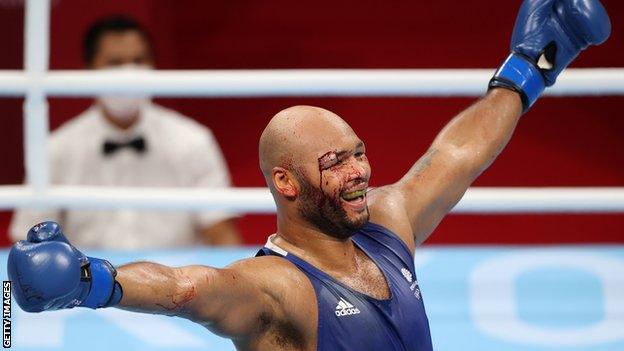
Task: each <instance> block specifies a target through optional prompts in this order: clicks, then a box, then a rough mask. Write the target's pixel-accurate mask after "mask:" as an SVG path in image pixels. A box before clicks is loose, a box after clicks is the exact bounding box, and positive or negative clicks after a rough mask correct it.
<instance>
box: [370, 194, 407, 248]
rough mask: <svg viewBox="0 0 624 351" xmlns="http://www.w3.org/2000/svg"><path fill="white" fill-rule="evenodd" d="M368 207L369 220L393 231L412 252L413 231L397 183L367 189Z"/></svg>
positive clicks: (402, 195)
mask: <svg viewBox="0 0 624 351" xmlns="http://www.w3.org/2000/svg"><path fill="white" fill-rule="evenodd" d="M367 197H368V208H369V212H370V221H371V222H373V223H377V224H379V225H382V226H384V227H386V228H387V229H389V230H391V231H393V232H394V233H395V234H396V235H397V236H398V237H399V238H400V239H401V240H402V241H403V242H404V243H405V244H406V245H407V247H408V248H409V250H410V251H411V252H412V253H413V252H414V250H415V248H416V244H415V241H414V234H413V233H414V231H413V228H412V225H411V222H410V220H409V217H408V214H407V212H406V211H405V198H404V194H403V192H402V191H401V189H400V187H399V186H398V185H397V184H390V185H386V186H383V187H379V188H374V189H371V190H369V192H368V194H367Z"/></svg>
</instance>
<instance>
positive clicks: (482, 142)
mask: <svg viewBox="0 0 624 351" xmlns="http://www.w3.org/2000/svg"><path fill="white" fill-rule="evenodd" d="M521 111H522V104H521V101H520V97H519V95H518V94H517V93H515V92H512V91H510V90H506V89H493V90H491V91H490V92H489V93H488V94H487V95H486V96H485V97H483V98H482V99H480V100H479V101H477V102H476V103H475V104H473V105H472V106H470V107H469V108H468V109H466V110H464V111H463V112H461V113H460V114H459V115H457V116H456V117H455V118H453V119H452V120H451V121H450V122H449V123H448V124H447V125H446V126H445V127H444V128H443V129H442V131H441V132H440V133H439V134H438V136H437V137H436V138H435V140H434V142H433V144H432V145H431V147H430V148H429V150H428V151H427V152H426V153H425V155H424V156H422V157H421V158H420V159H419V160H418V161H417V162H416V163H415V164H414V166H413V167H412V168H411V169H410V170H409V172H408V173H407V174H406V175H405V176H404V177H403V178H402V179H401V180H399V181H398V182H397V183H395V184H392V185H389V186H387V187H383V188H380V189H378V190H376V191H373V192H371V206H372V207H373V208H374V209H375V210H374V211H372V212H371V220H373V221H376V222H378V223H380V224H384V225H386V226H388V227H390V228H391V229H393V230H394V231H395V232H397V233H398V234H399V235H400V236H401V237H402V238H403V240H405V241H406V243H407V244H408V246H410V247H411V248H412V249H413V248H415V246H416V245H419V244H421V243H422V242H424V241H425V240H426V239H427V237H428V236H429V234H430V233H431V232H432V231H433V230H434V229H435V227H436V226H437V225H438V224H439V223H440V221H441V220H442V218H443V217H444V216H445V215H446V214H447V213H448V212H449V211H450V210H451V209H452V208H453V206H455V204H457V202H458V201H459V200H460V199H461V197H462V196H463V194H464V193H465V191H466V190H467V189H468V187H469V186H470V184H471V183H472V182H473V181H474V180H475V179H476V178H477V177H478V176H479V175H480V174H481V173H482V172H483V171H484V170H485V169H486V168H487V167H488V166H489V165H490V164H491V163H492V162H493V161H494V159H495V158H496V157H497V156H498V154H499V153H500V152H501V151H502V150H503V148H504V147H505V145H507V142H508V141H509V139H510V138H511V135H512V133H513V131H514V129H515V127H516V124H517V123H518V120H519V118H520V116H521ZM397 216H399V217H402V218H401V219H404V221H397V220H396V219H397ZM401 223H402V224H401Z"/></svg>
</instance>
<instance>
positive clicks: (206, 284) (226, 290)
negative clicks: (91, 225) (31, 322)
mask: <svg viewBox="0 0 624 351" xmlns="http://www.w3.org/2000/svg"><path fill="white" fill-rule="evenodd" d="M276 260H277V261H278V262H276ZM282 261H283V260H280V259H278V258H275V257H259V258H254V259H247V260H242V261H239V262H236V263H234V264H232V265H230V266H228V267H226V268H223V269H217V268H212V267H207V266H187V267H181V268H172V267H167V266H163V265H159V264H155V263H148V262H138V263H131V264H128V265H125V266H121V267H119V268H118V269H117V270H116V269H115V268H113V266H112V265H111V264H110V263H109V262H108V261H106V260H104V259H100V258H96V257H89V256H86V255H84V254H83V253H82V252H80V251H79V250H78V249H77V248H75V247H74V246H72V245H71V244H70V243H69V241H68V240H67V238H66V237H65V235H64V234H63V232H62V231H61V228H60V226H59V225H58V224H57V223H54V222H43V223H40V224H38V225H36V226H34V227H33V228H32V229H31V230H30V231H29V232H28V234H27V236H26V240H24V241H19V242H17V243H16V244H15V245H13V247H12V248H11V251H10V252H9V257H8V260H7V270H8V275H9V279H10V280H11V281H13V282H14V284H15V289H14V290H13V294H14V296H15V301H16V302H17V303H18V304H19V306H20V307H21V308H22V309H24V310H26V311H28V312H42V311H48V310H58V309H63V308H74V307H89V308H102V307H120V308H124V309H128V310H132V311H137V312H145V313H157V314H165V315H170V316H180V317H184V318H188V319H190V320H193V321H195V322H197V323H200V324H202V325H204V326H206V327H208V328H210V329H211V330H213V331H215V332H217V333H220V334H222V335H225V336H228V337H230V338H232V339H241V338H244V337H245V336H247V337H253V336H254V335H255V334H254V333H259V332H261V331H262V330H261V329H259V328H257V325H258V321H260V320H261V319H260V318H259V317H261V316H264V317H265V320H280V319H281V318H283V315H282V314H283V305H282V304H281V302H282V299H281V298H279V296H276V294H278V292H279V291H281V290H279V289H280V287H281V286H282V285H288V284H290V282H289V281H288V278H287V277H286V276H285V274H284V273H283V271H281V272H278V271H276V270H278V269H280V267H283V262H282ZM280 263H282V266H280ZM263 277H277V278H276V279H272V280H271V287H272V288H274V289H267V288H266V287H265V286H264V285H263V282H264V283H265V284H266V281H267V279H262V278H263ZM259 278H260V279H259Z"/></svg>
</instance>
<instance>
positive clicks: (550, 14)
mask: <svg viewBox="0 0 624 351" xmlns="http://www.w3.org/2000/svg"><path fill="white" fill-rule="evenodd" d="M610 32H611V24H610V21H609V17H608V15H607V13H606V11H605V9H604V8H603V7H602V4H601V3H600V1H598V0H584V1H564V0H525V1H524V2H523V3H522V6H521V7H520V11H519V13H518V17H517V19H516V24H515V27H514V30H513V36H512V40H511V48H512V52H511V54H510V55H509V57H508V58H507V60H505V62H504V63H503V65H502V66H501V67H500V68H499V69H498V71H497V72H496V73H495V74H494V77H493V78H492V80H491V81H490V84H489V88H490V89H491V90H490V91H489V93H488V94H487V95H486V96H485V97H484V98H482V99H481V100H479V101H478V102H477V103H475V104H474V105H472V106H471V107H470V108H468V109H467V110H465V111H463V112H462V113H460V114H459V115H458V116H457V117H455V118H454V119H453V120H451V122H450V123H449V124H447V125H446V127H444V129H443V130H442V131H441V132H440V134H439V135H438V136H437V137H436V139H435V141H434V142H433V144H432V145H431V148H430V149H429V150H428V151H427V153H426V154H425V155H424V156H423V157H422V158H420V159H419V160H418V162H416V164H415V165H414V166H413V167H412V169H411V170H410V171H409V172H408V173H407V174H406V175H405V176H404V177H403V178H402V179H401V180H400V181H399V182H397V183H396V184H393V185H390V186H388V187H384V188H380V189H379V190H377V191H375V192H371V205H372V207H374V208H375V211H373V212H372V213H371V218H372V220H374V221H377V222H380V223H381V224H386V225H388V226H390V227H391V228H392V229H394V230H395V231H396V232H397V233H398V234H399V235H401V237H402V238H403V239H404V241H405V242H406V243H407V244H408V245H409V246H411V247H412V248H414V247H415V246H416V245H417V244H420V243H422V242H423V241H425V240H426V239H427V237H428V236H429V234H430V233H431V232H432V231H433V229H435V227H436V226H437V225H438V223H439V222H440V221H441V220H442V218H443V217H444V215H446V213H448V212H449V211H450V210H451V209H452V208H453V206H455V204H456V203H457V202H458V201H459V199H460V198H461V197H462V195H463V194H464V192H465V191H466V189H467V188H468V187H469V186H470V184H471V183H472V182H473V181H474V179H475V178H476V177H477V176H478V175H479V174H481V172H483V171H484V170H485V168H487V167H488V166H489V165H490V164H491V163H492V161H494V159H495V158H496V156H497V155H498V154H499V153H500V152H501V150H502V149H503V147H504V146H505V145H506V144H507V142H508V141H509V138H510V137H511V134H512V132H513V130H514V128H515V126H516V123H517V122H518V118H519V117H520V114H521V113H522V111H527V110H528V109H529V108H530V107H531V105H533V103H535V101H536V100H537V98H538V97H539V96H540V94H541V93H542V92H543V91H544V89H545V88H546V87H549V86H551V85H553V84H555V81H556V79H557V76H558V75H559V74H560V73H561V71H563V69H565V68H566V67H567V66H568V65H569V64H570V62H572V60H573V59H574V58H575V57H576V56H577V55H578V54H579V53H580V52H581V51H582V50H584V49H585V48H587V47H588V46H589V45H598V44H601V43H602V42H604V41H605V40H606V39H607V38H608V37H609V34H610ZM500 88H502V89H500ZM397 216H403V218H402V219H404V221H397V220H396V219H397ZM400 223H407V224H403V225H401V224H400Z"/></svg>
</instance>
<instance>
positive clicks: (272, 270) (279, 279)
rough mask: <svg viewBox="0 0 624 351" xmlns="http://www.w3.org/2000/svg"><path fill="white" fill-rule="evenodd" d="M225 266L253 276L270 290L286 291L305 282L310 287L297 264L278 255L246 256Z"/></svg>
mask: <svg viewBox="0 0 624 351" xmlns="http://www.w3.org/2000/svg"><path fill="white" fill-rule="evenodd" d="M227 268H228V269H231V270H234V271H236V272H239V273H242V274H244V275H248V276H252V277H254V280H256V281H257V282H258V284H259V285H260V286H262V287H263V288H266V289H268V290H272V291H273V290H279V291H288V290H290V289H293V287H297V286H301V285H306V284H307V285H309V286H310V288H312V285H311V283H310V281H309V280H308V278H307V276H306V275H305V274H304V273H303V272H301V270H299V268H297V266H295V265H294V264H292V263H291V262H290V261H288V260H287V259H285V258H283V257H279V256H260V257H253V258H248V259H244V260H241V261H237V262H234V263H232V264H231V265H229V266H227Z"/></svg>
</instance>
